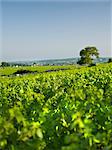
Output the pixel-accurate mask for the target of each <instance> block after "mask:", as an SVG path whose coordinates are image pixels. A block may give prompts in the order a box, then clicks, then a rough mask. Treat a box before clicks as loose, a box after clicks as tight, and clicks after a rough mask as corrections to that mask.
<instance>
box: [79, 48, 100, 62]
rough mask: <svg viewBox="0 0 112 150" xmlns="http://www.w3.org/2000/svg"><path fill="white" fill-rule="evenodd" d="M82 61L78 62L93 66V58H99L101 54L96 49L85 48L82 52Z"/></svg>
mask: <svg viewBox="0 0 112 150" xmlns="http://www.w3.org/2000/svg"><path fill="white" fill-rule="evenodd" d="M80 56H81V58H80V60H79V61H78V62H77V63H78V64H80V65H82V64H92V62H93V58H94V57H96V58H98V57H99V52H98V49H97V48H96V47H85V48H84V49H82V50H81V51H80Z"/></svg>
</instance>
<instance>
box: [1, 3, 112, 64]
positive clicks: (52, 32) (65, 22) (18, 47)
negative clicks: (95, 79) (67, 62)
mask: <svg viewBox="0 0 112 150" xmlns="http://www.w3.org/2000/svg"><path fill="white" fill-rule="evenodd" d="M52 1H53V0H52ZM52 1H47V0H46V1H44V2H42V1H41V2H40V1H36V0H34V1H30V0H24V2H23V1H21V0H20V1H19V0H17V2H14V1H13V0H12V1H10V0H9V2H8V0H5V1H4V2H3V1H2V3H1V11H2V15H1V23H0V26H1V31H2V36H1V39H2V40H1V43H2V46H1V47H0V49H1V59H2V60H3V61H16V60H33V59H34V60H35V59H36V60H40V59H55V58H69V57H78V56H79V52H80V50H81V49H82V48H84V47H86V46H96V47H97V48H98V49H99V50H100V51H99V52H100V55H101V56H103V57H108V56H110V55H111V13H110V10H111V5H110V1H108V0H107V1H106V0H103V1H93V2H89V1H85V2H84V1H79V2H78V1H67V2H65V1H64V0H62V1H61V2H58V1H55V2H52Z"/></svg>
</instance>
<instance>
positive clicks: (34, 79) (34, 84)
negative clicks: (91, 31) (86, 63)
mask: <svg viewBox="0 0 112 150" xmlns="http://www.w3.org/2000/svg"><path fill="white" fill-rule="evenodd" d="M1 79H2V80H1V99H0V149H3V150H95V149H98V150H100V149H102V150H106V149H107V150H111V149H112V127H111V125H112V63H107V64H102V65H99V66H93V67H82V69H80V70H78V69H77V70H69V71H59V72H52V73H45V74H38V75H35V76H22V77H10V78H4V77H1Z"/></svg>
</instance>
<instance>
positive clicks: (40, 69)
mask: <svg viewBox="0 0 112 150" xmlns="http://www.w3.org/2000/svg"><path fill="white" fill-rule="evenodd" d="M75 68H77V66H76V65H66V66H20V67H1V68H0V75H2V76H3V75H11V74H13V73H14V72H16V71H17V70H21V69H22V70H30V71H37V73H42V72H45V71H50V70H57V69H67V70H71V69H75Z"/></svg>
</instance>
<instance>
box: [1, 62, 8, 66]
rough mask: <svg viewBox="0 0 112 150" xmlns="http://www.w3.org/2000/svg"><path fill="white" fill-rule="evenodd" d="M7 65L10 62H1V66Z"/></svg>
mask: <svg viewBox="0 0 112 150" xmlns="http://www.w3.org/2000/svg"><path fill="white" fill-rule="evenodd" d="M7 66H10V64H9V63H7V62H1V67H7Z"/></svg>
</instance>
